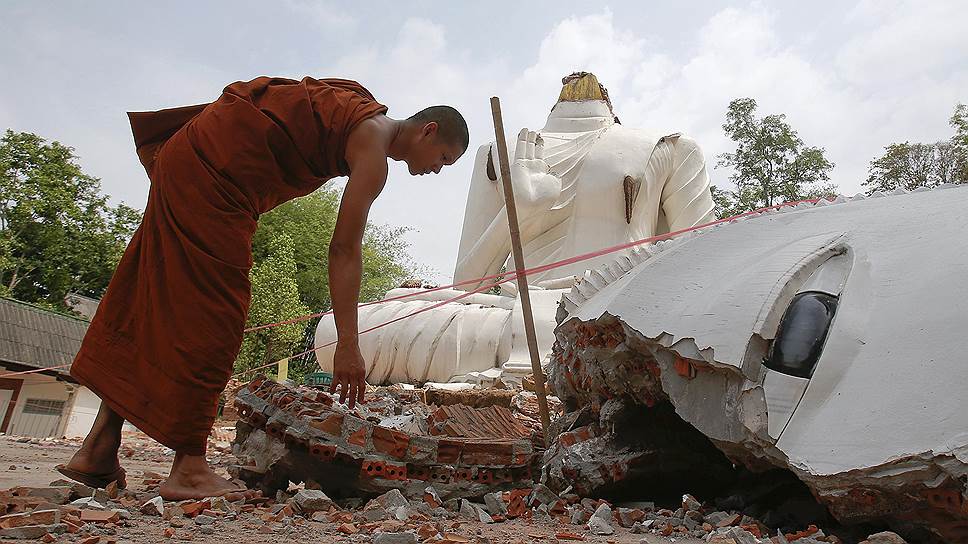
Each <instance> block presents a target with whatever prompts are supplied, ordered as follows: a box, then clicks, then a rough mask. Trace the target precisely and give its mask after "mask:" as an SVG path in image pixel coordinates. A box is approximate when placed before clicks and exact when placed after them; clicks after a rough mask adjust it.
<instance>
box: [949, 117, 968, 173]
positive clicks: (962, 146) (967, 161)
mask: <svg viewBox="0 0 968 544" xmlns="http://www.w3.org/2000/svg"><path fill="white" fill-rule="evenodd" d="M948 122H949V123H950V124H951V127H952V128H954V129H955V133H954V135H953V136H952V137H951V144H952V146H954V150H955V155H956V156H957V159H956V161H955V167H956V172H957V174H956V178H957V179H958V183H968V105H965V104H958V105H957V106H955V111H954V113H953V114H951V119H950V120H949V121H948Z"/></svg>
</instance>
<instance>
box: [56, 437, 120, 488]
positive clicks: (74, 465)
mask: <svg viewBox="0 0 968 544" xmlns="http://www.w3.org/2000/svg"><path fill="white" fill-rule="evenodd" d="M58 469H59V470H60V472H61V473H62V474H64V475H65V476H67V477H69V478H71V479H73V480H75V481H78V482H81V483H82V484H84V485H88V486H91V487H95V488H104V487H106V486H107V485H108V484H110V483H111V482H117V483H118V487H119V488H120V489H124V488H125V487H127V484H128V482H127V481H126V478H125V473H124V470H123V469H122V468H121V463H120V461H119V460H118V451H117V449H115V450H114V451H107V452H105V451H103V450H102V451H97V450H96V449H95V450H92V449H87V448H85V447H83V446H82V447H81V449H79V450H77V453H75V454H74V456H73V457H71V460H70V461H68V462H67V464H66V465H63V466H62V467H61V466H59V467H58Z"/></svg>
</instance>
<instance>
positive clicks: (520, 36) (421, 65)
mask: <svg viewBox="0 0 968 544" xmlns="http://www.w3.org/2000/svg"><path fill="white" fill-rule="evenodd" d="M966 20H968V2H963V1H961V0H953V1H948V2H942V1H937V2H933V1H928V2H905V1H893V0H865V1H860V2H833V1H815V2H752V3H749V2H731V3H722V2H710V1H695V2H664V3H659V2H641V1H629V2H611V3H589V2H572V1H557V2H553V3H552V2H520V1H518V2H473V3H472V2H453V1H450V2H437V1H417V2H401V1H396V2H383V1H368V2H314V1H310V0H286V1H278V2H254V1H233V2H197V1H196V2H187V1H174V2H153V3H147V2H135V1H102V2H37V1H29V0H25V1H18V0H13V1H11V0H7V1H5V2H3V3H2V5H0V73H2V74H4V82H3V84H2V85H0V129H5V128H11V129H14V130H21V131H30V132H35V133H37V134H40V135H41V136H43V137H46V138H48V139H56V140H59V141H61V142H63V143H65V144H67V145H71V146H73V147H74V148H75V149H76V150H77V153H78V154H79V155H80V161H81V164H82V166H83V167H84V169H85V171H87V172H88V173H90V174H92V175H95V176H98V177H100V178H101V180H102V184H103V187H104V189H105V191H106V192H107V193H109V194H111V195H112V197H113V198H114V199H115V200H118V201H125V202H127V203H129V204H131V205H134V206H139V207H140V206H143V204H144V200H145V198H146V195H147V187H148V180H147V178H146V176H145V174H144V171H143V170H142V169H141V167H140V165H139V164H138V162H137V158H136V156H135V154H134V151H133V149H132V144H131V141H130V131H129V128H128V126H127V121H126V118H125V115H124V113H125V112H126V111H129V110H151V109H159V108H163V107H169V106H177V105H184V104H191V103H199V102H206V101H210V100H212V99H214V98H215V97H217V96H218V94H219V92H220V90H221V89H222V87H224V86H225V85H226V84H227V83H230V82H232V81H236V80H240V79H250V78H252V77H255V76H258V75H281V76H290V77H300V76H303V75H313V76H316V77H327V76H333V77H347V78H351V79H357V80H359V81H361V82H362V83H364V85H366V86H367V87H368V88H369V89H370V90H371V91H373V93H374V94H375V95H376V96H377V98H378V99H379V100H381V101H382V102H383V103H385V104H387V105H388V106H389V107H390V115H391V116H399V117H406V116H408V115H409V114H411V113H412V112H414V111H416V110H417V109H419V108H421V107H423V106H425V105H430V104H438V103H444V104H451V105H454V106H456V107H457V108H458V109H460V110H461V111H462V112H464V113H465V116H466V117H467V119H468V122H469V125H470V129H471V145H472V148H476V146H477V145H479V144H482V143H484V142H486V141H487V140H490V139H492V138H493V128H492V127H491V125H490V113H489V109H488V108H489V106H488V98H489V97H490V96H492V95H498V96H501V98H502V104H503V107H504V113H505V125H506V127H507V129H508V131H509V133H512V134H513V133H514V132H516V131H517V129H518V128H520V127H524V126H527V127H530V128H535V129H536V128H540V127H541V126H542V125H543V124H544V119H545V117H546V115H547V112H548V110H549V109H550V108H551V106H552V105H553V104H554V102H555V99H556V97H557V93H558V89H559V88H560V78H561V77H562V76H564V75H566V74H568V73H569V72H572V71H574V70H587V71H591V72H594V73H596V74H597V75H598V76H599V78H600V80H601V81H602V82H603V83H604V84H605V86H606V87H608V89H609V93H610V95H611V98H612V101H613V103H614V105H615V110H616V113H617V114H618V115H619V116H620V117H621V118H622V121H623V123H624V124H626V125H628V126H632V127H637V128H643V129H648V130H654V131H656V132H663V133H668V132H674V131H681V132H685V133H688V134H690V135H691V136H693V137H694V138H696V139H697V140H698V141H699V143H700V145H702V146H703V148H704V151H705V153H706V159H707V162H708V163H710V167H711V166H712V165H713V164H714V163H715V155H716V154H718V153H722V152H724V151H727V150H729V142H728V140H726V139H725V137H724V136H723V134H722V129H721V125H722V122H723V116H724V113H725V110H726V106H727V104H728V103H729V100H730V99H732V98H736V97H741V96H751V97H753V98H755V99H756V100H757V101H758V103H759V104H760V113H761V114H767V113H785V114H787V117H788V120H789V122H790V123H791V124H792V125H793V126H794V128H796V129H797V130H798V131H799V133H800V135H801V137H802V138H803V139H804V140H805V141H806V143H807V144H809V145H820V146H823V147H825V148H826V149H827V154H828V157H829V158H830V159H831V160H833V161H834V162H835V163H836V164H837V166H836V168H835V169H834V171H833V175H832V178H833V179H832V181H833V182H834V183H836V184H837V185H838V186H839V187H840V188H841V190H842V192H844V193H848V194H850V193H855V192H858V191H859V190H860V184H861V182H862V181H863V179H864V178H865V176H866V170H867V165H868V163H869V161H870V160H871V159H872V158H873V157H874V156H876V155H878V154H879V152H880V151H881V149H882V148H883V147H884V146H885V145H888V144H890V143H892V142H897V141H905V140H910V141H935V140H939V139H943V138H947V137H948V136H949V135H950V129H949V128H948V126H947V120H948V117H949V116H950V114H951V110H952V108H953V106H954V104H955V103H957V102H959V101H960V102H968V33H966V32H964V28H963V25H964V21H966ZM472 154H473V150H472V152H471V155H472ZM710 176H711V178H712V180H713V183H715V184H717V185H720V186H724V187H728V181H727V177H728V172H726V171H724V170H722V169H715V170H714V169H712V168H711V169H710ZM469 180H470V160H468V159H467V158H466V157H465V159H463V160H461V161H460V162H459V163H458V164H457V165H456V166H454V167H451V168H449V169H447V170H445V171H444V172H443V173H441V174H440V175H438V176H430V177H427V176H424V177H421V178H410V177H409V176H407V174H406V169H405V168H403V167H402V166H399V165H391V174H390V180H389V184H388V188H387V190H386V191H385V193H384V194H383V195H382V196H381V198H380V199H379V200H378V201H377V203H376V205H375V206H374V208H373V212H372V216H371V219H372V220H374V221H375V222H378V223H384V224H390V225H395V226H396V225H409V226H412V227H413V228H414V230H413V231H412V232H411V233H410V234H409V235H408V239H409V241H410V242H411V247H412V255H413V257H414V259H415V260H416V261H418V262H420V263H423V264H425V265H428V266H429V267H430V268H431V269H432V270H433V272H434V276H433V279H436V280H447V279H448V278H449V277H450V275H451V274H452V272H453V264H454V260H455V258H456V252H457V244H458V240H459V235H460V232H459V231H460V225H461V222H462V217H463V213H464V204H465V196H466V191H467V186H468V183H469Z"/></svg>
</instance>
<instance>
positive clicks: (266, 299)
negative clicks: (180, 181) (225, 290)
mask: <svg viewBox="0 0 968 544" xmlns="http://www.w3.org/2000/svg"><path fill="white" fill-rule="evenodd" d="M339 202H340V192H339V191H337V190H335V189H326V188H323V189H319V190H317V191H315V192H313V193H311V194H309V195H307V196H305V197H302V198H298V199H295V200H292V201H289V202H287V203H285V204H282V205H281V206H279V207H277V208H275V209H274V210H272V211H270V212H268V213H266V214H263V215H262V217H261V218H260V219H259V227H258V229H257V230H256V233H255V236H254V238H253V243H252V252H253V260H254V263H255V266H254V267H253V272H252V286H253V297H252V305H251V310H250V318H249V322H250V326H251V325H261V324H264V323H274V322H278V321H282V320H285V319H288V318H290V317H294V316H292V315H289V313H291V312H284V311H283V309H285V308H291V307H292V306H293V305H294V304H295V303H294V301H293V300H292V297H291V295H290V294H288V291H286V290H284V289H268V290H266V291H265V292H264V294H263V295H262V296H261V297H260V298H259V299H258V300H257V298H256V283H257V278H256V276H255V271H256V268H258V267H259V265H260V263H264V262H266V261H267V260H270V259H272V258H273V257H272V255H273V254H274V252H276V251H277V249H274V248H277V245H278V240H279V239H280V238H285V239H288V240H289V241H290V243H291V255H292V262H293V268H292V269H291V272H292V279H293V280H294V282H293V283H294V285H295V287H296V291H297V298H298V301H299V303H300V304H301V305H302V307H303V308H304V309H305V311H303V312H302V313H301V314H298V315H304V314H307V313H315V312H321V311H327V310H330V309H331V308H332V302H331V298H330V293H329V273H328V266H329V244H330V240H331V239H332V237H333V229H334V228H335V226H336V216H337V213H338V212H339ZM407 230H408V229H407V228H406V227H397V228H391V227H385V226H380V225H374V224H368V225H367V228H366V232H365V234H364V240H363V273H362V281H361V284H360V301H361V302H367V301H371V300H376V299H379V298H381V297H383V295H384V294H386V292H387V291H388V290H390V289H393V288H395V287H398V286H399V285H400V284H401V282H403V281H404V280H406V279H408V278H412V277H414V275H415V274H417V273H418V272H419V271H420V269H419V267H417V266H416V265H415V264H414V263H413V261H412V260H411V259H410V257H409V254H408V253H407V243H406V241H405V240H404V238H403V235H404V234H405V233H406V232H407ZM277 267H278V265H276V266H275V267H273V269H275V268H277ZM287 270H290V269H288V268H287ZM270 285H271V284H270ZM287 289H288V288H287ZM273 297H278V298H280V299H281V300H279V301H277V300H275V299H274V298H273ZM263 305H264V306H266V307H267V308H272V309H275V313H273V312H268V313H265V312H264V310H263V309H262V308H261V307H262V306H263ZM316 323H317V320H312V321H310V322H300V323H299V324H297V325H291V326H287V327H294V328H295V329H297V330H298V334H296V333H293V336H291V337H290V336H286V340H287V341H289V340H291V341H292V342H297V343H299V344H306V343H308V342H311V339H312V329H313V328H314V327H315V324H316ZM280 328H285V327H280ZM253 334H256V335H258V334H259V333H249V335H253ZM246 342H250V341H249V340H248V338H247V339H246ZM261 342H262V344H261V345H263V346H264V345H265V344H266V343H267V340H266V339H263V340H261ZM276 345H277V346H278V345H279V343H277V344H276ZM288 345H289V350H288V351H286V350H281V351H279V352H275V351H274V353H277V355H272V356H271V357H270V356H268V355H266V350H265V349H264V347H263V348H258V349H256V347H255V346H253V347H252V349H249V348H248V347H244V348H243V350H242V352H241V353H240V356H239V360H238V361H237V363H236V367H237V369H238V370H242V369H246V368H253V367H255V366H261V365H262V364H266V363H268V362H271V361H273V360H277V359H281V358H282V357H285V356H286V355H290V354H292V353H293V352H296V351H302V350H303V348H302V346H300V347H299V349H296V347H295V344H292V343H290V344H288ZM280 349H281V348H280ZM306 349H308V346H306ZM273 350H275V348H273ZM283 352H284V353H283ZM278 353H281V355H278ZM267 357H268V360H266V358H267ZM273 357H274V358H273ZM316 368H317V367H316V361H315V358H314V357H312V356H309V357H302V358H299V360H294V361H291V362H290V367H289V374H290V376H291V377H293V378H294V379H298V378H300V377H301V376H303V375H304V374H306V373H308V372H313V371H315V370H316Z"/></svg>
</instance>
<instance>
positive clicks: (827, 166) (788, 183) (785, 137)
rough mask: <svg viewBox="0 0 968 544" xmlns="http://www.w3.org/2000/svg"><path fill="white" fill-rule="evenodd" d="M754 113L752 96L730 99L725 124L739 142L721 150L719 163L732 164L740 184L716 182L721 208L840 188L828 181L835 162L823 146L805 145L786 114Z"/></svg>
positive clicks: (727, 210) (813, 195) (762, 203)
mask: <svg viewBox="0 0 968 544" xmlns="http://www.w3.org/2000/svg"><path fill="white" fill-rule="evenodd" d="M755 114H756V101H755V100H753V99H752V98H737V99H735V100H733V101H732V102H730V103H729V109H728V110H727V112H726V122H725V123H724V124H723V130H724V131H725V132H726V135H727V136H729V138H730V139H731V140H732V141H734V142H736V150H735V151H733V152H732V153H723V154H721V155H719V157H718V158H719V162H718V163H717V167H729V168H732V169H733V173H732V174H731V175H730V177H729V179H730V181H732V182H733V183H734V184H735V186H736V190H735V191H727V190H724V189H718V188H717V189H716V192H714V194H713V197H714V200H715V201H716V204H717V208H718V209H719V211H720V213H721V214H725V215H732V214H735V213H740V212H743V211H748V210H755V209H757V208H761V207H764V206H773V205H775V204H780V203H782V202H785V201H791V200H802V199H806V198H817V197H821V196H830V195H833V194H835V193H836V188H835V187H834V186H833V185H831V184H829V183H826V182H827V181H829V179H830V170H832V169H833V167H834V164H833V163H832V162H830V161H829V160H827V158H826V157H825V156H824V149H823V148H822V147H810V146H806V145H805V144H804V143H803V140H802V139H800V137H799V136H798V135H797V132H796V131H795V130H794V129H793V127H791V126H790V124H789V123H787V122H786V116H785V115H783V114H779V115H767V116H766V117H762V118H757V117H756V115H755ZM723 216H724V215H721V217H723Z"/></svg>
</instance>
